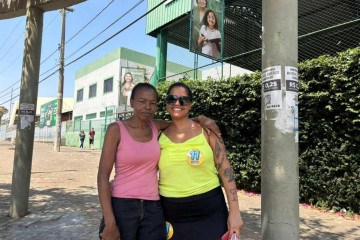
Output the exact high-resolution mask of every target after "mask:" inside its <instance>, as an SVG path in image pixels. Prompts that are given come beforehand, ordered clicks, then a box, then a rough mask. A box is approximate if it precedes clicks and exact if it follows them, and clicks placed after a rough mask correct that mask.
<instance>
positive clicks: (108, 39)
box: [0, 0, 167, 105]
mask: <svg viewBox="0 0 360 240" xmlns="http://www.w3.org/2000/svg"><path fill="white" fill-rule="evenodd" d="M142 1H143V0H142ZM166 1H167V0H163V1H161V2H160V3H159V4H157V5H156V6H155V7H153V8H152V9H150V10H149V11H147V12H146V13H144V14H143V15H141V16H140V17H138V18H137V19H135V20H134V21H132V22H131V23H129V24H128V25H127V26H125V27H124V28H122V29H121V30H119V31H118V32H116V33H115V34H113V35H112V36H110V37H109V38H107V39H106V40H104V41H103V42H101V43H100V44H98V45H96V46H95V47H93V48H92V49H90V50H89V51H87V52H86V53H84V54H82V55H81V56H79V57H78V58H76V59H74V60H73V61H71V62H69V63H67V64H66V65H65V66H69V65H71V64H73V63H75V62H76V61H78V60H80V59H81V58H83V57H84V56H86V55H88V54H89V53H91V52H92V51H94V50H96V49H97V48H99V47H100V46H102V45H104V44H105V43H106V42H108V41H110V40H111V39H113V38H114V37H115V36H117V35H119V34H120V33H122V32H123V31H125V30H126V29H128V28H129V27H131V26H132V25H134V24H135V23H137V22H138V21H140V20H141V19H142V18H143V17H145V16H146V15H148V14H149V13H151V12H152V11H154V10H155V9H157V8H158V7H160V6H161V5H162V4H164V3H165V2H166ZM129 11H130V10H129ZM120 18H121V17H120ZM57 66H58V65H57ZM57 66H55V67H57ZM55 67H53V68H55ZM53 68H51V69H49V70H47V71H46V72H49V71H51V70H52V69H53ZM57 72H58V69H57V70H55V71H54V72H52V73H51V74H49V75H48V76H46V77H45V78H44V79H42V80H40V81H39V83H41V82H44V81H45V80H47V79H49V78H50V77H51V76H53V75H54V74H55V73H57ZM43 74H44V73H43ZM15 84H16V83H15ZM15 84H13V85H12V86H14V85H15ZM12 86H10V87H8V88H7V89H5V90H3V91H2V92H4V91H6V90H8V89H9V88H11V87H12ZM2 92H0V94H1V93H2ZM19 95H20V94H18V95H16V96H14V97H13V99H14V98H16V97H18V96H19ZM10 101H11V99H10V100H7V101H5V102H3V103H0V105H3V104H5V103H8V102H10Z"/></svg>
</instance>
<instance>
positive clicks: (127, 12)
mask: <svg viewBox="0 0 360 240" xmlns="http://www.w3.org/2000/svg"><path fill="white" fill-rule="evenodd" d="M143 1H144V0H141V1H139V2H138V3H137V4H135V5H134V6H133V7H131V8H130V9H129V10H128V11H126V12H125V13H124V14H123V15H121V16H120V17H119V18H118V19H116V20H115V21H114V22H112V23H111V24H110V25H109V26H107V27H106V28H105V29H103V30H102V31H101V32H100V33H98V34H97V35H95V36H94V37H93V38H92V39H90V40H89V41H87V42H86V43H85V44H83V45H82V46H81V47H80V48H78V49H76V50H75V51H74V52H73V53H71V54H70V55H69V56H67V57H66V58H65V60H66V59H69V58H70V57H72V56H73V55H75V54H76V53H77V52H78V51H79V50H81V49H82V48H84V47H85V46H86V45H88V44H89V43H90V42H92V41H93V40H94V39H95V38H97V37H98V36H100V35H101V34H102V33H104V32H105V31H106V30H108V29H109V28H110V27H111V26H113V25H114V24H115V23H117V22H118V21H119V20H121V19H122V18H123V17H125V16H126V15H127V14H129V13H130V12H131V11H132V10H134V9H135V8H136V7H137V6H139V5H140V3H142V2H143Z"/></svg>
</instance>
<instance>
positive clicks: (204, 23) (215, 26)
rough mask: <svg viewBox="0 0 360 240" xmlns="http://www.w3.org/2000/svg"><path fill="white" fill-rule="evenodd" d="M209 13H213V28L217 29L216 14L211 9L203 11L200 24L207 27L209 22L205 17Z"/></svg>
mask: <svg viewBox="0 0 360 240" xmlns="http://www.w3.org/2000/svg"><path fill="white" fill-rule="evenodd" d="M209 13H213V14H214V17H215V25H214V28H216V29H219V25H218V20H217V17H216V14H215V12H214V11H213V10H211V9H208V10H206V12H205V14H204V17H203V19H202V21H201V22H202V24H203V25H205V26H207V27H209V23H208V21H207V17H208V16H209Z"/></svg>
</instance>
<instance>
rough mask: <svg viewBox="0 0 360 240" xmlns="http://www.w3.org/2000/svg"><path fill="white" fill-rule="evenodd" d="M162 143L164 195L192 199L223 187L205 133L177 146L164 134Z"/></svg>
mask: <svg viewBox="0 0 360 240" xmlns="http://www.w3.org/2000/svg"><path fill="white" fill-rule="evenodd" d="M159 144H160V148H161V156H160V161H159V171H160V178H159V190H160V195H162V196H164V197H188V196H193V195H197V194H201V193H205V192H208V191H210V190H212V189H214V188H216V187H218V186H219V185H220V183H219V178H218V177H217V171H216V168H215V163H214V155H213V151H212V149H211V147H210V145H209V143H208V141H207V139H206V138H205V136H204V133H203V132H202V133H201V134H199V135H197V136H196V137H194V138H191V139H189V140H187V141H185V142H184V143H174V142H172V141H171V140H170V139H169V138H168V137H167V136H166V135H165V134H161V136H160V139H159Z"/></svg>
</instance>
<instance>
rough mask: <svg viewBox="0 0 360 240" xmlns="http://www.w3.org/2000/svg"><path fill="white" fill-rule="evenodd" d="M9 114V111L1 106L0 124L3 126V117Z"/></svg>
mask: <svg viewBox="0 0 360 240" xmlns="http://www.w3.org/2000/svg"><path fill="white" fill-rule="evenodd" d="M7 113H8V109H7V108H6V107H4V106H0V124H1V119H2V117H3V116H4V115H5V114H7Z"/></svg>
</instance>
